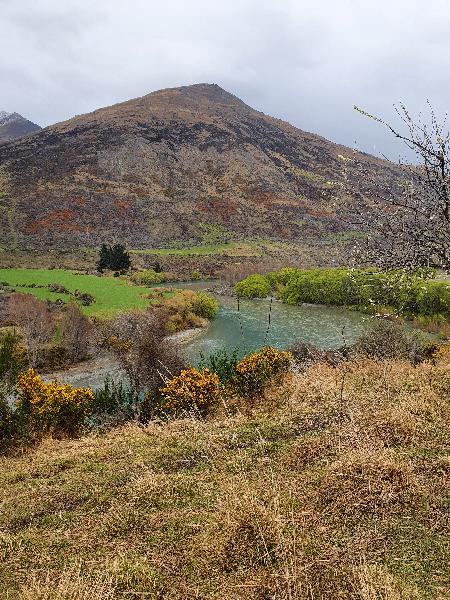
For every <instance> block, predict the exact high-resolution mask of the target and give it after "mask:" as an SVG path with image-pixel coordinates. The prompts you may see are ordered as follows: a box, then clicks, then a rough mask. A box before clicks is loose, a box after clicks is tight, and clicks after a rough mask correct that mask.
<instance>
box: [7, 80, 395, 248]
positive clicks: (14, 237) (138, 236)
mask: <svg viewBox="0 0 450 600" xmlns="http://www.w3.org/2000/svg"><path fill="white" fill-rule="evenodd" d="M351 153H352V151H351V150H350V149H349V148H345V147H342V146H339V145H336V144H333V143H331V142H329V141H327V140H325V139H323V138H321V137H319V136H317V135H314V134H311V133H306V132H304V131H301V130H299V129H297V128H295V127H293V126H291V125H289V124H288V123H286V122H283V121H281V120H279V119H274V118H272V117H269V116H266V115H264V114H263V113H261V112H258V111H256V110H254V109H252V108H251V107H249V106H247V105H246V104H245V103H244V102H242V101H241V100H239V99H238V98H236V97H235V96H233V95H232V94H230V93H228V92H226V91H225V90H223V89H221V88H220V87H219V86H217V85H209V84H198V85H192V86H188V87H181V88H173V89H166V90H161V91H158V92H154V93H152V94H149V95H147V96H143V97H142V98H137V99H135V100H130V101H128V102H124V103H121V104H117V105H114V106H111V107H107V108H103V109H100V110H97V111H95V112H93V113H90V114H87V115H82V116H77V117H74V118H72V119H70V120H68V121H66V122H63V123H59V124H57V125H54V126H51V127H47V128H46V129H43V130H42V131H40V132H38V133H36V134H35V135H32V136H28V137H26V138H23V139H19V140H16V141H12V142H10V143H7V144H5V145H2V146H0V198H1V203H2V205H3V208H6V210H2V211H0V215H1V216H0V219H2V222H1V232H2V233H1V239H0V244H3V245H4V246H7V247H17V248H40V249H42V248H66V247H69V246H76V247H80V246H88V247H89V246H96V245H98V244H99V243H100V242H101V241H115V240H120V241H123V242H125V243H127V244H128V245H129V246H131V247H135V248H145V247H154V246H160V245H170V244H172V243H173V242H176V241H177V242H186V243H193V242H196V243H198V242H200V243H201V242H202V240H205V239H206V237H208V238H209V239H211V238H217V239H218V240H219V239H221V238H226V237H229V236H233V237H235V238H239V239H243V238H256V237H259V238H275V239H280V240H291V241H296V240H301V241H305V240H317V239H320V238H322V237H324V236H325V235H328V234H329V233H333V232H334V233H336V232H338V231H340V230H342V229H345V227H344V225H343V223H342V221H340V220H339V218H338V213H339V211H340V210H341V208H342V206H346V207H347V208H348V207H349V206H350V207H351V202H352V197H348V196H345V195H343V193H342V186H341V183H342V178H343V166H344V161H343V159H342V157H343V156H351ZM360 158H361V159H362V160H363V161H364V162H366V163H367V167H368V169H369V170H371V171H372V172H373V173H374V176H375V179H377V180H378V181H379V182H385V181H390V180H392V178H395V177H396V176H397V175H398V171H397V167H396V166H395V165H393V164H391V163H388V162H386V161H382V160H379V159H376V158H374V157H371V156H369V155H360ZM364 186H365V183H364V182H359V181H355V192H354V193H355V194H361V193H363V194H365V195H370V189H366V188H365V187H364Z"/></svg>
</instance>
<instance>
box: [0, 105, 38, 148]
mask: <svg viewBox="0 0 450 600" xmlns="http://www.w3.org/2000/svg"><path fill="white" fill-rule="evenodd" d="M40 129H41V128H40V127H39V125H36V123H32V122H31V121H28V119H25V118H24V117H22V115H19V113H16V112H14V113H8V112H6V111H4V110H0V144H3V143H5V142H9V141H11V140H14V139H16V138H19V137H22V136H24V135H27V134H28V133H34V132H35V131H39V130H40Z"/></svg>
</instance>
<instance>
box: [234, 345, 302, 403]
mask: <svg viewBox="0 0 450 600" xmlns="http://www.w3.org/2000/svg"><path fill="white" fill-rule="evenodd" d="M291 363H292V354H291V353H290V352H286V351H282V350H278V349H277V348H272V347H271V346H266V347H265V348H263V349H262V350H261V351H260V352H251V353H250V354H248V355H246V356H244V358H243V359H242V360H241V361H240V362H238V363H237V365H236V369H235V370H236V375H235V376H234V378H233V380H232V385H233V388H234V390H235V391H236V392H237V393H238V394H240V395H241V396H244V397H254V396H256V395H258V394H261V393H262V391H263V390H264V387H265V386H266V385H267V384H268V383H269V381H270V380H271V379H272V378H273V377H275V376H276V375H280V374H281V373H284V372H286V371H287V370H288V369H289V367H290V365H291Z"/></svg>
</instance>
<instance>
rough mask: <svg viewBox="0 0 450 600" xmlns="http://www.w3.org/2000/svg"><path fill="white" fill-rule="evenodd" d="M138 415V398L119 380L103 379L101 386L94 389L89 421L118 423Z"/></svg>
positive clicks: (99, 423) (101, 423) (102, 423)
mask: <svg viewBox="0 0 450 600" xmlns="http://www.w3.org/2000/svg"><path fill="white" fill-rule="evenodd" d="M137 416H140V406H139V400H138V401H136V397H135V394H134V393H133V389H132V388H131V387H130V386H128V385H126V384H125V383H123V381H120V382H119V383H116V382H114V381H112V380H111V379H109V378H107V379H105V381H104V383H103V387H102V388H99V389H96V390H94V401H93V403H92V414H91V416H90V421H91V422H93V423H94V424H95V425H105V424H108V425H113V424H114V425H118V424H119V423H125V422H126V421H129V420H131V419H134V418H136V417H137Z"/></svg>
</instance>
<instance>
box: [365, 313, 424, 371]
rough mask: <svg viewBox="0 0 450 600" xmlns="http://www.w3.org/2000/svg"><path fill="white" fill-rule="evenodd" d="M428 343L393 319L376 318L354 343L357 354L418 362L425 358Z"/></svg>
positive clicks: (381, 358)
mask: <svg viewBox="0 0 450 600" xmlns="http://www.w3.org/2000/svg"><path fill="white" fill-rule="evenodd" d="M427 346H428V344H427V343H426V339H425V338H424V337H423V336H421V335H420V334H419V333H417V332H412V331H407V330H406V328H405V327H404V326H402V325H400V324H399V323H396V322H394V321H387V320H384V319H377V320H376V322H375V323H374V325H373V327H372V328H371V329H370V330H369V331H367V332H366V333H364V334H363V335H362V336H361V338H360V339H359V341H358V342H357V343H356V346H355V350H356V352H357V354H362V355H363V356H368V357H370V358H377V359H380V360H410V361H411V362H412V363H414V364H415V363H418V362H421V361H422V360H424V359H425V358H427V355H428V354H429V352H428V350H427Z"/></svg>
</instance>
